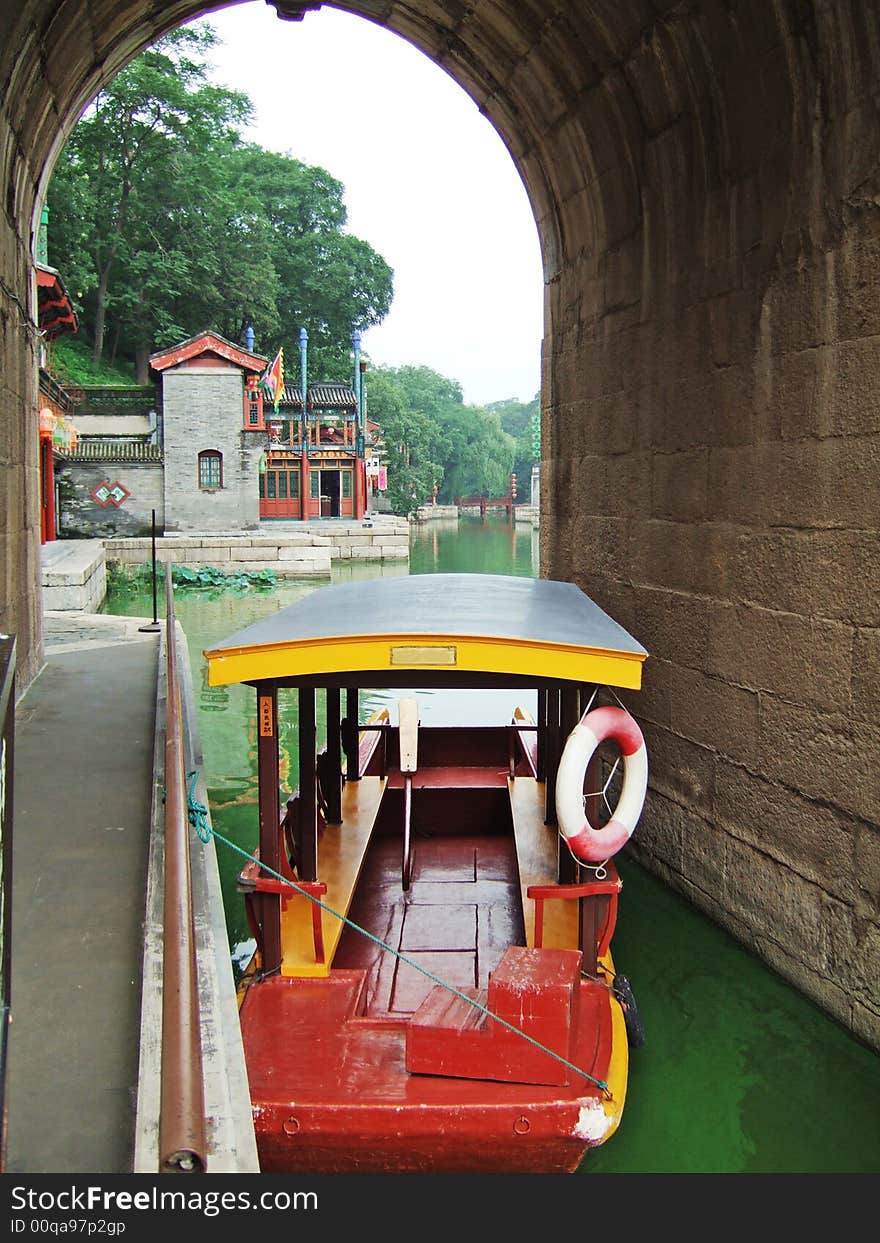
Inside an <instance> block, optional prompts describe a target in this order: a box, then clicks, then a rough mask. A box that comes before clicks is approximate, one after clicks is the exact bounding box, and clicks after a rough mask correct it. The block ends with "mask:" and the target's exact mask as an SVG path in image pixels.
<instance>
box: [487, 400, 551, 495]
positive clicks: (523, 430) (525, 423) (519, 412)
mask: <svg viewBox="0 0 880 1243" xmlns="http://www.w3.org/2000/svg"><path fill="white" fill-rule="evenodd" d="M486 409H487V410H489V411H490V412H491V413H493V414H497V415H498V417H499V419H500V420H501V426H502V428H503V429H504V431H505V432H507V434H508V435H509V436H512V437H513V439H514V441H515V446H516V447H515V449H514V458H513V469H514V471H515V473H516V477H517V481H518V482H519V485H520V487H521V489H523V490H525V489H526V488H527V487H528V485H529V482H530V480H531V477H532V467H533V466H534V464H535V462H537V461H539V460H540V451H538V452H536V444H540V430H537V431H536V429H540V419H541V394H540V393H536V394H535V396H534V397H533V398H532V400H531V401H528V402H522V401H517V400H516V399H515V398H513V397H510V398H507V399H506V400H504V401H492V402H490V403H489V405H488V406H487V407H486Z"/></svg>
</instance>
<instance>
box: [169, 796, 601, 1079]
mask: <svg viewBox="0 0 880 1243" xmlns="http://www.w3.org/2000/svg"><path fill="white" fill-rule="evenodd" d="M188 775H189V777H190V779H191V780H190V784H189V789H188V791H187V811H188V813H189V821H190V824H191V825H192V826H193V828H194V829H195V831H196V833H197V834H198V836H199V840H200V841H202V842H205V843H207V842H209V841H210V840H211V838H212V837H213V838H215V840H216V841H218V842H222V843H223V845H224V846H228V847H229V849H230V850H234V851H235V852H236V853H237V854H240V855H241V856H242V857H243V858H245V859H247V860H248V861H249V862H250V863H256V865H257V866H258V867H259V868H262V870H263V871H264V872H267V873H268V874H269V875H270V876H272V877H274V878H275V880H280V881H282V882H283V883H284V884H285V885H289V886H290V887H291V889H294V890H295V891H296V892H297V893H299V894H302V896H303V897H304V898H308V900H309V901H310V902H314V904H315V905H316V906H319V907H320V908H321V910H322V911H326V912H327V914H328V915H332V916H333V918H334V919H339V920H341V921H342V923H344V924H347V925H348V927H349V928H353V929H354V931H355V932H359V933H360V934H361V936H364V937H366V938H367V940H369V941H372V942H373V944H374V945H378V946H379V948H380V949H383V950H386V951H387V952H388V953H389V954H393V955H394V957H395V958H398V959H399V960H400V961H401V962H403V963H406V965H407V966H408V967H413V968H414V969H415V970H416V971H420V972H421V973H422V975H425V976H427V977H428V979H429V980H432V981H433V982H434V983H435V984H439V985H440V987H441V988H445V989H446V990H447V991H448V992H450V993H452V994H454V996H456V997H460V998H461V1000H462V1001H466V1002H467V1003H468V1005H469V1006H473V1008H474V1009H475V1010H479V1011H480V1013H481V1014H484V1015H485V1016H486V1017H487V1018H490V1019H494V1021H495V1022H496V1023H500V1024H501V1026H502V1027H506V1028H507V1029H508V1031H511V1032H513V1033H514V1034H515V1035H517V1036H521V1037H522V1039H523V1040H527V1041H528V1043H529V1044H531V1045H534V1047H535V1048H536V1049H540V1051H541V1052H542V1053H546V1054H548V1055H549V1056H550V1057H552V1058H554V1059H555V1060H556V1061H557V1062H560V1063H561V1064H562V1065H563V1066H565V1067H566V1068H567V1069H568V1070H573V1071H574V1073H575V1074H576V1075H581V1076H582V1077H583V1078H584V1079H587V1080H589V1082H590V1083H592V1084H594V1085H595V1086H596V1087H597V1088H599V1089H600V1091H602V1092H604V1094H605V1098H606V1100H609V1101H610V1100H613V1099H614V1098H613V1096H612V1093H611V1089H610V1088H609V1087H608V1084H607V1083H606V1082H605V1080H604V1079H596V1078H594V1077H593V1076H592V1075H590V1074H588V1073H587V1071H585V1070H581V1068H580V1066H575V1064H574V1063H573V1062H569V1061H568V1060H567V1059H566V1058H564V1057H562V1055H561V1054H559V1053H556V1052H554V1050H553V1049H548V1048H547V1046H546V1045H544V1044H541V1042H540V1041H539V1040H535V1039H534V1038H533V1037H532V1036H529V1035H528V1033H527V1032H524V1031H522V1030H521V1029H520V1028H519V1027H515V1026H514V1025H513V1023H508V1021H507V1019H503V1018H501V1016H500V1015H498V1014H493V1012H492V1011H491V1010H489V1009H488V1008H487V1007H486V1006H484V1005H482V1004H481V1003H480V1002H479V1001H475V1000H474V998H473V997H468V995H467V993H463V992H461V991H460V989H457V988H455V986H454V985H452V984H448V983H447V982H446V981H445V980H441V979H440V977H439V976H436V975H434V974H433V972H431V971H428V970H427V969H426V968H425V967H423V966H421V964H420V963H417V962H413V960H412V959H411V958H407V957H406V955H405V954H401V952H400V950H396V949H395V948H394V946H393V945H388V943H387V942H386V941H381V940H380V939H379V938H378V937H376V936H373V934H372V932H368V931H367V929H366V928H362V927H361V926H360V924H356V923H355V922H354V920H351V919H349V918H348V916H347V915H342V914H340V912H339V911H334V909H333V907H332V906H328V905H327V903H326V902H322V901H321V900H320V898H316V897H314V896H313V895H312V894H310V893H308V892H307V891H306V890H305V889H301V888H300V886H299V885H297V883H296V882H295V881H292V880H291V879H290V878H289V877H287V876H282V875H281V873H280V872H276V871H274V870H273V869H272V868H270V867H269V865H268V864H266V863H263V861H262V860H261V859H258V858H256V857H255V856H254V855H252V854H248V852H247V851H246V850H244V849H242V847H241V846H238V845H236V843H235V842H231V841H230V840H229V838H228V837H224V836H223V834H222V833H218V832H217V830H216V829H215V828H214V827H213V825H211V824H209V823H208V809H207V807H206V806H205V805H204V803H199V802H197V801H196V799H195V796H194V794H193V789H194V787H195V784H196V781H197V780H198V772H192V773H189V774H188Z"/></svg>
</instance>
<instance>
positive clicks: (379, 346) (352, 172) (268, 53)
mask: <svg viewBox="0 0 880 1243" xmlns="http://www.w3.org/2000/svg"><path fill="white" fill-rule="evenodd" d="M204 20H205V21H207V22H208V23H209V24H210V25H212V26H213V27H214V28H215V30H216V31H217V33H218V34H219V35H220V37H221V39H222V40H223V46H222V47H218V48H216V49H214V52H213V54H212V58H211V59H212V60H213V63H214V65H215V70H214V79H215V80H216V81H217V82H220V83H222V84H223V85H225V86H228V87H231V88H233V89H236V90H241V91H244V92H245V93H246V94H247V95H248V96H249V97H250V98H251V100H252V101H253V104H254V110H255V123H254V125H253V126H252V128H250V129H249V130H248V131H247V132H246V137H247V138H248V139H250V140H251V141H254V142H257V143H259V144H260V146H262V147H265V148H266V149H267V150H270V151H278V152H282V153H288V154H290V155H292V156H293V157H294V158H295V159H297V160H301V161H302V162H303V163H305V164H312V165H319V166H320V167H322V168H326V169H327V170H328V171H329V172H330V173H331V174H332V175H333V176H334V177H335V178H337V180H338V181H341V182H342V184H343V185H344V186H345V204H346V208H347V210H348V226H347V227H348V229H349V230H350V232H352V233H353V234H355V235H356V236H357V237H361V238H363V239H364V240H365V241H367V242H369V243H370V245H371V246H372V247H373V249H374V250H376V251H378V253H379V254H380V255H382V256H383V258H384V259H385V260H386V261H387V262H388V263H389V264H390V266H391V267H392V268H393V269H394V300H393V303H392V306H391V310H390V312H389V313H388V315H387V316H386V318H385V320H384V321H383V323H381V324H380V325H378V326H377V327H375V328H371V329H369V330H368V331H367V332H365V334H364V337H363V343H362V348H363V350H364V352H365V353H366V354H367V356H368V357H369V359H370V361H371V362H372V363H373V364H375V365H377V366H400V365H403V364H410V363H411V364H416V365H419V364H424V365H426V366H428V367H431V368H433V369H434V370H435V371H438V372H439V373H440V374H441V375H444V376H447V377H449V378H450V379H453V380H457V381H458V382H459V384H460V385H461V387H462V389H463V392H464V399H465V401H466V402H468V403H470V404H475V405H482V404H484V403H486V402H490V401H496V400H501V399H503V398H508V397H513V398H517V399H518V400H520V401H530V400H531V399H532V398H533V397H534V396H535V394H536V393H537V391H538V388H539V386H540V350H541V337H542V316H543V290H542V274H541V259H540V250H539V244H538V234H537V229H536V227H535V222H534V217H533V215H532V210H531V207H530V205H529V201H528V197H527V195H526V192H525V189H524V187H523V184H522V181H521V180H520V177H519V174H518V172H517V171H516V168H515V167H514V164H513V161H512V160H511V158H510V155H509V154H508V152H507V150H506V148H505V147H504V144H503V143H502V141H501V139H500V137H499V136H498V134H497V133H496V131H495V130H494V129H493V128H492V126H491V125H490V124H489V122H488V121H487V120H486V119H485V117H483V116H481V115H480V113H479V111H478V110H477V107H476V105H475V104H474V102H473V101H472V100H471V99H470V97H469V96H468V95H466V94H465V92H464V91H463V90H462V88H461V87H460V86H458V84H457V83H456V82H454V81H453V80H452V79H451V78H450V77H449V75H448V74H446V73H445V72H444V71H443V70H442V69H440V68H439V66H437V65H435V64H434V63H433V61H431V60H429V59H428V57H426V56H425V55H424V54H423V53H422V52H420V51H418V49H417V48H415V47H413V46H412V45H411V44H409V43H407V42H406V41H405V40H403V39H401V38H399V37H398V36H397V35H394V34H391V33H390V32H389V31H387V30H384V29H383V28H381V27H379V26H376V25H374V24H373V23H372V22H369V21H366V20H365V19H364V18H360V17H355V16H352V15H351V14H349V13H343V12H340V11H339V10H337V9H327V8H323V9H320V10H318V11H316V12H312V13H307V14H306V15H305V17H304V18H303V20H302V21H299V22H283V21H280V20H279V18H278V17H277V16H276V15H275V10H274V8H272V7H271V6H269V5H268V4H266V3H264V2H263V0H251V2H250V3H246V4H239V5H235V6H233V7H231V8H227V9H224V10H221V11H218V12H216V13H211V14H209V15H208V16H207V17H206V18H205V19H204ZM271 345H272V343H271V342H258V343H257V346H258V348H259V349H260V350H261V351H263V352H265V351H267V350H268V349H270V348H271Z"/></svg>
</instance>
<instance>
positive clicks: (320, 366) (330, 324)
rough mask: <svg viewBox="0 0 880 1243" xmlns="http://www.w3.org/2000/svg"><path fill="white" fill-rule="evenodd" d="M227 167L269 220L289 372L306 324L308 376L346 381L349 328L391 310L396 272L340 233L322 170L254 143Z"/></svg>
mask: <svg viewBox="0 0 880 1243" xmlns="http://www.w3.org/2000/svg"><path fill="white" fill-rule="evenodd" d="M227 167H228V173H229V176H230V177H231V178H232V179H233V180H234V182H235V184H236V185H237V186H238V187H239V188H240V189H242V190H247V191H248V192H249V193H250V194H251V195H252V196H253V198H254V199H255V200H256V201H257V202H258V203H259V205H260V208H261V210H262V213H263V215H264V217H265V218H266V219H267V220H268V222H269V225H270V232H269V240H268V254H269V257H270V258H271V262H272V266H273V268H274V270H275V272H276V273H277V278H278V289H279V306H281V307H283V317H281V325H280V335H281V340H280V344H282V345H283V346H284V355H285V358H286V359H287V360H288V368H289V370H292V369H293V360H294V359H295V358H296V359H298V358H299V331H300V328H303V327H304V328H305V329H306V330H307V332H308V334H309V354H308V369H309V375H310V376H321V377H322V378H324V379H326V380H339V381H342V380H350V379H351V378H353V377H352V376H350V375H349V370H350V361H349V360H350V352H351V333H352V329H354V328H358V329H361V330H363V329H365V328H369V327H371V326H372V325H373V324H378V323H380V322H381V321H382V320H383V319H384V318H385V316H386V315H387V314H388V310H389V308H390V306H391V298H392V294H393V272H392V270H391V268H390V267H389V266H388V264H387V263H386V262H385V260H384V259H383V258H382V257H381V255H378V254H377V253H376V251H374V250H373V249H372V247H371V246H369V245H368V243H367V242H364V241H362V240H361V239H360V238H357V237H353V236H352V235H351V234H349V233H345V232H343V228H344V226H345V223H346V210H345V203H344V201H343V196H344V187H343V185H342V183H341V182H339V181H337V180H336V179H335V178H334V177H332V176H331V175H330V173H328V172H327V171H326V169H323V168H316V167H310V166H309V165H306V164H302V163H300V161H299V160H295V159H293V158H292V157H291V156H289V155H278V154H276V153H274V152H270V151H264V150H262V148H260V147H257V146H255V145H252V144H247V145H243V146H240V147H239V149H238V150H237V151H236V152H235V153H234V154H233V156H232V157H231V159H230V160H229V162H228V165H227ZM251 322H253V324H254V328H255V331H256V333H257V338H258V339H261V340H266V339H267V336H266V334H265V331H264V326H263V324H262V323H261V322H260V318H259V316H258V315H257V314H254V315H253V316H252V317H251Z"/></svg>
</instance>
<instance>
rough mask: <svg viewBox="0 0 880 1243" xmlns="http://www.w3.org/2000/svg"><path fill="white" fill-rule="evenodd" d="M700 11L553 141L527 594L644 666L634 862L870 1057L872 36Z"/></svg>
mask: <svg viewBox="0 0 880 1243" xmlns="http://www.w3.org/2000/svg"><path fill="white" fill-rule="evenodd" d="M703 8H704V9H705V13H704V18H705V19H706V20H705V21H704V23H703V24H702V25H700V19H698V18H697V16H696V14H695V13H694V14H687V13H685V12H684V11H683V10H682V11H680V12H678V13H677V14H676V15H675V19H674V20H673V21H670V22H669V23H667V24H665V25H662V24H658V26H657V27H656V28H655V30H654V32H653V34H652V36H651V38H645V37H644V33H643V34H642V36H641V37H640V38H639V39H638V40H635V39H634V40H633V42H632V43H630V44H629V45H627V43H626V41H625V39H623V33H624V32H623V28H622V24H621V29H620V31H619V33H620V34H621V42H620V44H619V45H618V47H617V53H618V55H617V59H616V63H615V64H614V65H613V66H612V65H611V64H609V65H608V67H607V69H606V70H605V72H604V74H603V75H601V76H602V77H603V80H604V83H605V87H606V90H605V91H604V92H598V91H597V92H596V93H595V95H594V96H593V97H591V100H590V103H589V105H588V106H587V107H586V108H585V109H584V110H583V111H581V113H580V114H579V115H578V116H575V115H574V114H570V115H568V116H567V117H562V118H560V120H559V121H558V126H559V132H560V133H565V134H567V136H568V141H569V142H570V143H571V144H572V149H573V148H574V145H575V144H579V145H580V147H581V149H582V150H583V151H590V152H592V154H593V156H594V157H595V162H594V163H591V164H590V169H591V170H592V172H593V179H592V180H590V179H589V178H588V177H587V175H586V168H587V163H586V161H584V162H583V163H582V164H581V167H580V169H578V168H577V167H575V166H574V165H572V164H568V165H566V166H565V176H563V162H562V161H561V160H560V161H559V162H558V164H557V180H556V183H555V185H556V202H557V204H558V209H559V218H560V221H561V229H562V238H561V241H562V252H561V263H560V270H559V272H558V278H557V279H556V280H555V281H554V283H553V284H552V285H551V286H550V287H549V289H548V310H549V322H550V325H551V331H550V334H549V336H548V338H547V340H546V341H545V375H546V380H547V382H546V384H545V386H544V392H543V406H544V409H543V427H542V445H543V449H544V454H545V460H544V461H543V462H542V467H541V473H542V480H541V507H542V513H541V558H542V565H543V566H544V567H545V572H546V573H547V574H549V575H550V576H553V577H561V578H571V579H573V580H574V581H575V582H577V583H578V584H579V585H581V586H582V587H583V588H584V589H585V590H586V591H587V592H588V593H589V594H590V595H592V596H593V597H594V598H595V599H596V600H597V601H598V602H599V603H600V604H601V605H603V606H604V607H605V608H607V609H608V610H609V612H611V613H612V614H613V615H614V616H615V617H617V618H618V619H619V620H620V621H621V622H622V624H624V625H625V626H626V627H627V628H628V629H629V630H630V631H631V632H632V633H633V634H634V635H635V636H636V637H637V638H638V639H639V640H640V641H641V642H642V643H644V645H645V646H646V647H647V648H648V650H649V652H650V657H649V660H648V661H647V664H646V666H645V674H644V678H645V682H644V689H643V691H642V692H641V693H639V694H633V695H630V696H628V697H627V699H628V703H629V704H630V706H631V707H632V710H633V711H634V712H635V713H636V715H637V716H638V717H639V719H640V720H641V721H642V723H643V724H644V726H645V729H646V737H647V742H648V747H649V754H650V763H651V787H650V791H649V796H648V800H647V804H646V808H645V812H644V814H643V817H642V820H641V823H640V825H639V827H638V829H637V830H636V833H635V836H634V838H633V840H632V843H631V846H630V847H629V849H630V850H631V852H632V854H633V855H634V856H635V857H637V858H638V859H640V860H641V861H643V862H644V863H645V864H646V865H647V866H648V867H650V868H651V869H653V870H654V871H656V872H658V873H659V874H660V875H661V876H662V877H663V878H664V879H665V880H667V881H668V882H669V883H671V884H672V885H673V886H674V887H676V888H677V889H678V890H680V891H681V892H682V893H684V894H686V895H687V896H688V897H689V898H690V899H692V900H693V902H694V903H695V904H696V905H698V906H699V907H700V908H702V909H703V910H704V911H706V912H707V913H708V914H709V915H711V916H712V918H713V919H715V920H717V921H719V922H720V923H721V924H723V925H724V926H726V927H727V928H728V929H729V930H730V931H731V932H732V933H734V934H735V935H736V936H737V937H738V938H740V939H741V940H742V941H743V942H744V943H745V944H746V945H747V946H749V947H750V948H751V949H753V950H754V951H756V952H757V953H758V954H760V955H761V956H762V957H763V958H764V959H765V960H766V961H767V962H768V963H769V964H770V965H771V966H772V967H773V968H774V969H776V970H778V971H779V972H780V973H781V974H782V975H784V976H785V977H786V978H788V979H789V980H791V981H792V982H793V983H795V984H796V985H797V986H798V987H799V988H801V989H802V990H803V991H804V992H806V993H807V994H808V995H810V996H811V997H813V998H814V999H815V1000H816V1001H817V1002H819V1004H821V1005H822V1006H823V1007H824V1008H826V1009H827V1010H828V1011H829V1012H830V1013H831V1014H833V1015H834V1016H835V1017H836V1018H838V1019H839V1020H840V1021H841V1022H842V1023H844V1024H845V1025H847V1026H848V1027H850V1028H851V1029H852V1030H853V1031H854V1032H855V1033H856V1034H857V1035H858V1036H859V1037H860V1038H862V1039H863V1040H865V1041H866V1042H868V1043H870V1044H873V1045H874V1046H880V987H878V981H880V766H878V764H877V756H878V755H880V725H878V712H877V709H878V706H880V689H878V673H880V593H878V591H877V582H878V581H880V575H878V571H880V551H878V550H880V532H878V518H880V510H878V505H877V497H878V495H880V401H878V396H877V393H878V384H877V377H878V371H880V298H878V292H880V281H878V278H877V272H878V270H880V267H878V261H880V212H878V210H877V203H878V202H880V163H878V159H877V150H878V147H877V141H876V134H877V128H876V127H877V108H876V104H875V102H874V101H875V97H876V83H877V81H878V80H880V51H878V49H880V43H878V41H877V37H876V36H877V33H878V30H877V12H876V10H875V11H874V12H873V15H872V16H871V17H868V15H867V10H865V9H862V8H861V7H859V9H858V10H856V9H852V8H848V7H846V6H844V5H837V4H832V5H829V6H818V5H817V6H815V7H813V6H809V5H807V6H801V16H802V17H803V18H804V24H803V25H801V24H799V23H798V22H795V21H794V18H793V9H792V6H773V7H771V6H764V9H763V11H760V9H759V6H757V5H744V6H738V7H737V16H736V26H735V25H734V20H733V10H730V12H729V14H728V15H727V16H725V15H724V14H722V12H721V9H720V8H718V9H716V10H715V11H714V12H713V16H712V20H711V21H708V9H706V6H703ZM698 26H699V28H700V30H701V31H702V34H700V33H698ZM867 27H870V28H871V31H872V34H871V37H870V38H869V37H867V35H868V31H867ZM746 31H747V32H748V34H747V39H748V48H749V52H748V55H746V53H745V42H744V41H745V39H746ZM703 35H705V36H706V38H707V42H706V43H705V44H704V45H703V48H704V55H703V56H702V57H701V59H700V61H699V62H696V61H695V60H694V59H693V57H692V55H691V52H692V49H693V47H694V46H695V44H694V41H695V40H697V39H701V40H702V38H703ZM843 46H846V47H847V48H848V49H849V52H848V54H847V56H846V57H845V65H846V68H845V69H843V67H842V64H840V63H839V62H838V61H837V60H836V58H835V53H834V52H833V49H834V48H835V47H836V48H837V49H840V48H841V47H843ZM697 63H699V65H700V76H699V77H698V78H697V79H694V80H690V81H689V80H688V79H687V77H686V76H681V77H679V76H678V75H677V73H676V71H675V70H674V69H673V68H672V66H675V65H679V66H680V65H683V64H688V65H689V66H691V67H693V66H694V65H696V64H697ZM624 84H626V87H624ZM612 85H613V86H614V87H615V89H616V91H617V94H616V95H615V96H614V98H615V100H616V103H615V106H614V108H613V109H612V108H611V105H610V104H609V99H610V98H611V97H612ZM704 92H706V93H708V95H705V94H704ZM708 96H711V97H712V98H713V99H714V100H715V104H714V106H713V109H714V110H712V111H707V110H706V108H705V107H704V106H703V100H704V99H705V98H706V97H708ZM624 100H625V104H624V103H623V101H624ZM771 115H772V116H773V117H774V124H773V125H772V126H768V125H767V124H766V121H767V118H768V116H771ZM585 213H586V214H588V215H589V217H590V219H591V220H592V222H593V226H592V227H593V245H592V246H591V247H590V248H584V249H582V250H576V249H574V247H573V246H572V245H571V244H566V241H565V239H566V238H569V239H570V240H571V242H572V243H573V242H574V240H575V239H576V238H582V237H583V231H582V229H580V228H579V226H578V223H577V222H578V219H579V218H582V217H583V216H584V214H585Z"/></svg>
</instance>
